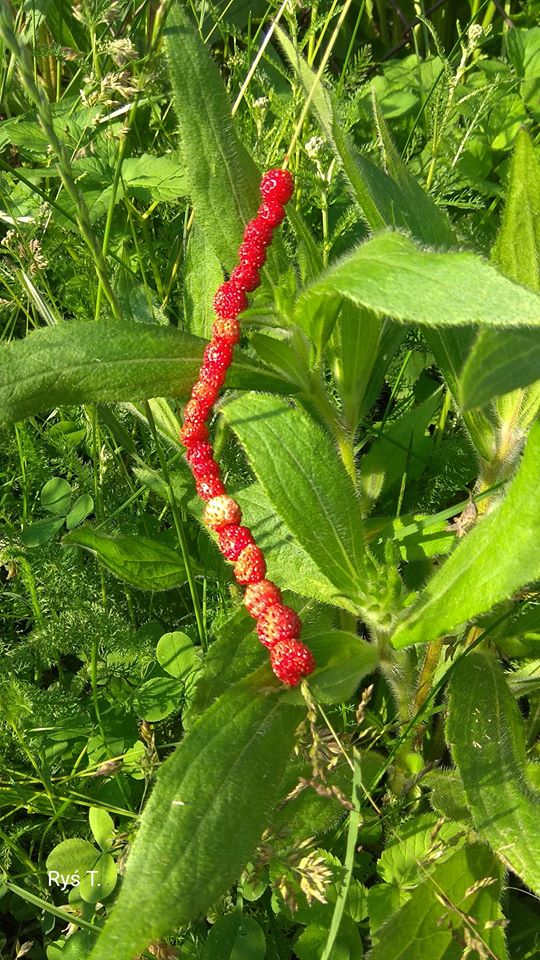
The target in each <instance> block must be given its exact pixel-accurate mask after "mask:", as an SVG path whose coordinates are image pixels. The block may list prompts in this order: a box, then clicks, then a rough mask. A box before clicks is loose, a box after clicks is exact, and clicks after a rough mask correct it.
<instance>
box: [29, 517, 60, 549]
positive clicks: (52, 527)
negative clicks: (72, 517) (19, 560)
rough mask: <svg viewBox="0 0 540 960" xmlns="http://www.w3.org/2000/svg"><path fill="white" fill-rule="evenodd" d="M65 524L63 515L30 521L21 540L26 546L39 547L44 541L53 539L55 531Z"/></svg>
mask: <svg viewBox="0 0 540 960" xmlns="http://www.w3.org/2000/svg"><path fill="white" fill-rule="evenodd" d="M63 526H64V518H63V517H51V518H50V519H47V520H36V522H35V523H29V524H28V526H27V527H25V528H24V530H23V531H22V533H21V542H22V543H23V544H24V546H25V547H39V546H41V544H42V543H47V541H48V540H52V538H53V537H54V535H55V533H58V531H59V530H60V529H61V527H63Z"/></svg>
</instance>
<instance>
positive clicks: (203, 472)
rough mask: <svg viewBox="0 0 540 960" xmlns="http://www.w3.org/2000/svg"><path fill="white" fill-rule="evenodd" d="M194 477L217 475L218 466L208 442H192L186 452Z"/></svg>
mask: <svg viewBox="0 0 540 960" xmlns="http://www.w3.org/2000/svg"><path fill="white" fill-rule="evenodd" d="M186 459H187V462H188V463H189V465H190V467H191V470H192V473H193V475H194V477H196V478H197V479H201V478H202V477H205V476H215V477H218V476H219V466H218V464H217V463H216V461H215V460H214V457H213V450H212V447H211V445H210V444H209V443H203V442H199V443H194V444H193V445H192V446H191V447H189V448H188V452H187V454H186Z"/></svg>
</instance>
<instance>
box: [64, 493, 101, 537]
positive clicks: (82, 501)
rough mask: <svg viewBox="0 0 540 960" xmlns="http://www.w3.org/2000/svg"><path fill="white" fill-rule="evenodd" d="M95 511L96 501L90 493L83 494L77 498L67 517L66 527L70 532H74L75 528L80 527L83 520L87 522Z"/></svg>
mask: <svg viewBox="0 0 540 960" xmlns="http://www.w3.org/2000/svg"><path fill="white" fill-rule="evenodd" d="M93 510H94V500H93V498H92V497H91V496H90V494H89V493H83V494H81V496H80V497H77V499H76V501H75V503H74V504H73V506H72V508H71V510H70V511H69V513H68V515H67V517H66V527H67V528H68V530H73V529H74V527H78V526H79V524H80V523H82V522H83V520H86V518H87V517H88V516H89V515H90V514H91V513H92V512H93Z"/></svg>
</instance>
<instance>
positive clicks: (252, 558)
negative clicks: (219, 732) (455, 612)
mask: <svg viewBox="0 0 540 960" xmlns="http://www.w3.org/2000/svg"><path fill="white" fill-rule="evenodd" d="M293 189H294V184H293V179H292V177H291V175H290V173H289V172H288V171H287V170H269V171H268V172H267V173H265V174H264V176H263V178H262V181H261V194H262V198H263V202H262V203H261V205H260V207H259V209H258V211H257V216H256V217H255V218H254V219H253V220H250V222H249V223H248V224H247V226H246V229H245V231H244V239H243V241H242V243H241V244H240V249H239V252H238V259H239V263H238V265H237V266H236V267H235V268H234V270H233V271H232V273H231V276H230V278H229V280H227V281H226V282H225V283H222V285H221V286H220V288H219V290H218V291H217V293H216V295H215V297H214V310H215V313H216V320H215V322H214V326H213V329H212V339H211V340H210V343H209V344H208V346H207V347H206V350H205V351H204V359H203V363H202V366H201V369H200V371H199V379H198V381H197V383H196V384H195V386H194V387H193V390H192V391H191V399H190V400H189V401H188V403H187V404H186V406H185V409H184V425H183V427H182V430H181V431H180V439H181V441H182V443H183V444H184V445H185V447H186V448H187V461H188V463H189V465H190V467H191V471H192V473H193V476H194V477H195V484H196V487H197V493H198V494H199V496H200V497H201V498H202V499H203V500H204V501H205V502H206V508H205V511H204V522H205V523H206V525H207V526H208V527H209V528H210V529H211V530H213V531H214V533H215V534H216V535H217V539H218V544H219V548H220V550H221V552H222V554H223V556H224V557H225V558H226V559H227V560H230V561H231V562H232V563H234V575H235V577H236V580H237V581H238V583H240V584H242V585H243V586H245V587H246V592H245V595H244V603H245V605H246V607H247V609H248V611H249V613H250V614H251V616H252V617H254V618H255V619H256V620H257V633H258V635H259V639H260V641H261V643H263V644H264V645H265V647H268V649H269V651H270V661H271V664H272V670H273V671H274V673H275V674H276V676H277V677H279V679H280V680H282V681H283V683H287V684H288V685H289V686H291V687H294V686H296V685H297V684H298V683H299V682H300V680H301V679H302V677H305V676H307V675H308V674H310V673H312V672H313V670H314V669H315V661H314V659H313V655H312V653H311V651H310V650H309V649H308V648H307V647H306V646H305V644H303V643H302V642H301V641H300V639H299V638H300V631H301V629H302V624H301V621H300V619H299V617H298V616H297V615H296V613H295V612H294V610H292V609H291V608H290V607H286V606H285V605H284V604H283V603H282V602H281V592H280V590H279V588H278V587H277V586H276V584H275V583H272V582H271V581H270V580H266V579H265V575H266V563H265V559H264V555H263V553H262V550H260V548H259V547H258V546H257V544H256V543H255V541H254V539H253V536H252V534H251V531H250V530H249V529H248V527H244V526H242V525H241V520H242V514H241V511H240V507H239V506H238V504H237V502H236V500H234V499H233V498H232V497H230V496H228V494H227V493H226V491H225V487H224V486H223V484H222V482H221V479H220V474H219V465H218V464H217V463H216V461H215V460H214V455H213V450H212V446H211V444H210V442H209V436H208V428H207V426H206V421H207V420H208V418H209V416H210V413H211V411H212V407H213V406H214V404H215V402H216V400H217V397H218V394H219V391H220V388H221V387H222V386H223V383H224V381H225V377H226V375H227V370H228V368H229V366H230V364H231V361H232V356H233V349H234V346H235V344H237V343H238V341H239V340H240V324H239V322H238V317H239V314H241V313H242V311H243V310H245V309H246V307H247V305H248V299H247V296H246V294H247V293H248V292H250V291H252V290H255V288H256V287H258V286H259V284H260V282H261V280H260V275H259V271H260V268H261V267H262V266H263V264H264V262H265V260H266V250H267V247H268V246H269V244H270V243H271V241H272V234H273V231H274V230H275V229H276V227H278V226H279V225H280V223H281V222H282V220H283V218H284V216H285V204H286V203H287V201H288V200H290V198H291V196H292V193H293Z"/></svg>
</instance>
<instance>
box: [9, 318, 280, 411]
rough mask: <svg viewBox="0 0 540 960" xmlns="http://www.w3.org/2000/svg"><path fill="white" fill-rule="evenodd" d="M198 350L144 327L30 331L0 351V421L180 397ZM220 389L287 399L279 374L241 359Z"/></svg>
mask: <svg viewBox="0 0 540 960" xmlns="http://www.w3.org/2000/svg"><path fill="white" fill-rule="evenodd" d="M205 346H206V341H204V340H200V339H199V338H198V337H194V336H192V335H191V334H188V333H183V332H182V331H180V330H174V329H173V328H167V327H158V326H154V325H152V324H146V323H114V324H107V325H106V326H105V325H104V324H103V325H102V324H99V323H85V322H80V321H71V322H69V323H63V324H59V325H58V326H55V327H46V328H44V329H42V330H37V331H36V332H35V333H31V334H30V335H29V336H27V337H25V338H24V340H16V341H14V342H12V343H10V344H6V345H4V346H1V347H0V420H11V421H14V420H21V419H23V418H24V417H28V416H32V415H33V414H35V413H37V412H39V411H41V410H48V409H50V408H51V407H55V406H57V405H59V404H76V403H91V402H92V401H98V402H103V403H110V402H115V401H118V402H119V401H126V400H129V401H135V400H145V399H147V398H149V397H158V396H176V397H186V396H187V395H188V394H189V391H190V390H191V387H192V386H193V384H194V383H195V380H196V379H197V374H198V371H199V366H200V364H201V360H202V355H203V351H204V348H205ZM227 384H228V386H231V387H239V388H240V389H245V388H246V387H249V386H251V387H254V386H256V385H257V386H258V389H262V390H264V389H266V390H275V391H278V392H279V390H280V389H281V390H282V391H283V392H287V393H290V392H293V391H294V387H293V386H292V385H291V384H290V383H288V384H285V383H284V382H283V381H281V380H280V378H279V376H278V374H276V373H273V372H272V371H266V370H265V368H264V367H262V366H261V365H260V364H257V363H256V362H255V361H253V360H247V359H244V358H242V357H240V358H238V359H237V360H236V361H235V363H234V364H233V366H232V367H231V370H230V372H229V375H228V379H227ZM280 384H281V387H280Z"/></svg>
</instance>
